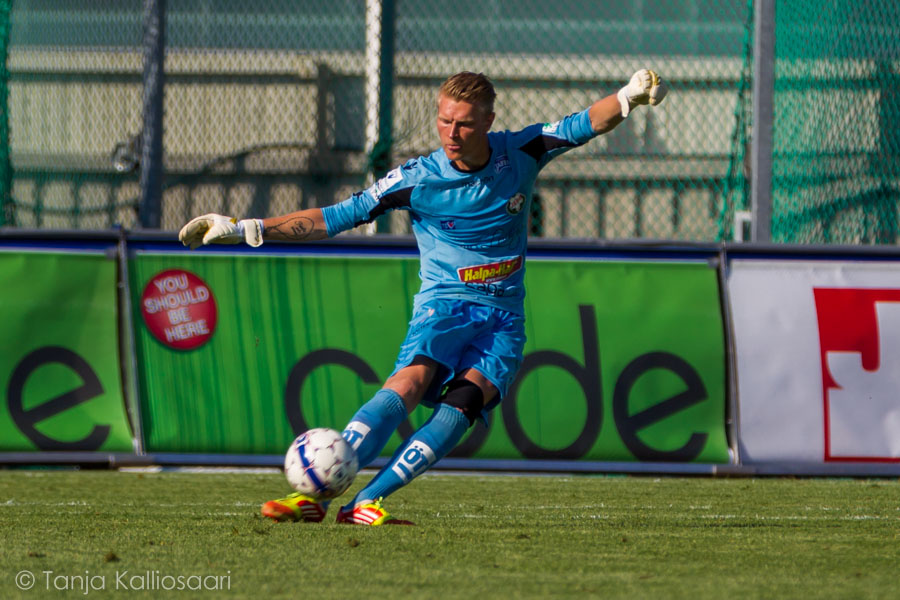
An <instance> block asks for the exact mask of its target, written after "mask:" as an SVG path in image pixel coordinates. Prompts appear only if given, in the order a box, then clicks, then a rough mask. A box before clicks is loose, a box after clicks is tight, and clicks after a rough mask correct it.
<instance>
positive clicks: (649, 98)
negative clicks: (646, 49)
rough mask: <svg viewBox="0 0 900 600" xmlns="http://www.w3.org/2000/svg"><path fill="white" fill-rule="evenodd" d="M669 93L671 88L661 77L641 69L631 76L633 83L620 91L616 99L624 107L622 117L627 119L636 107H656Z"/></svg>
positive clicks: (629, 83) (630, 82)
mask: <svg viewBox="0 0 900 600" xmlns="http://www.w3.org/2000/svg"><path fill="white" fill-rule="evenodd" d="M668 93H669V88H668V86H667V85H666V84H665V83H663V80H662V78H661V77H660V76H659V75H657V74H656V73H655V72H653V71H650V70H649V69H641V70H640V71H638V72H637V73H635V74H634V75H632V76H631V81H629V82H628V85H626V86H625V87H623V88H622V89H621V90H619V93H618V94H616V97H617V98H618V99H619V105H620V106H621V107H622V116H623V117H627V116H628V113H630V112H631V109H632V108H634V107H635V106H636V105H638V104H650V105H651V106H656V105H657V104H659V103H660V102H662V101H663V98H665V97H666V94H668Z"/></svg>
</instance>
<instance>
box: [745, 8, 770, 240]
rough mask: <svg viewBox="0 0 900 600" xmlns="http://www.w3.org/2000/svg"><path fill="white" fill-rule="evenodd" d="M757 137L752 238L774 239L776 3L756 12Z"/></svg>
mask: <svg viewBox="0 0 900 600" xmlns="http://www.w3.org/2000/svg"><path fill="white" fill-rule="evenodd" d="M753 20H754V31H755V33H756V35H755V36H754V38H753V135H752V138H751V148H750V152H751V157H750V164H751V170H752V173H751V175H750V176H751V177H752V180H751V184H750V196H751V206H752V210H753V220H752V222H751V227H750V229H751V238H752V240H753V241H754V242H769V241H771V240H772V143H773V142H772V127H773V122H774V119H775V106H774V105H775V102H774V95H775V0H755V3H754V9H753Z"/></svg>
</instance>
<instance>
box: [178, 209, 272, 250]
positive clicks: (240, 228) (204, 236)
mask: <svg viewBox="0 0 900 600" xmlns="http://www.w3.org/2000/svg"><path fill="white" fill-rule="evenodd" d="M262 236H263V222H262V219H241V220H240V221H238V220H237V219H235V218H234V217H223V216H222V215H217V214H214V213H210V214H208V215H203V216H202V217H196V218H194V219H191V220H190V221H189V222H188V224H187V225H185V226H184V227H182V228H181V231H180V232H178V239H179V240H180V241H181V243H182V244H184V245H185V246H190V247H191V250H193V249H195V248H197V247H198V246H200V245H201V244H203V245H204V246H205V245H206V244H239V243H241V242H247V243H248V244H250V245H251V246H253V247H254V248H256V247H257V246H261V245H262V243H263V237H262Z"/></svg>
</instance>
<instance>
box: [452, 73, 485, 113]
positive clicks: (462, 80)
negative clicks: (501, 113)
mask: <svg viewBox="0 0 900 600" xmlns="http://www.w3.org/2000/svg"><path fill="white" fill-rule="evenodd" d="M441 96H446V97H447V98H452V99H453V100H462V101H464V102H470V103H471V104H474V105H475V106H478V107H480V108H481V109H483V110H484V114H490V113H492V112H494V99H495V98H496V97H497V93H496V92H495V91H494V84H492V83H491V80H490V79H488V78H487V75H485V74H484V73H472V72H471V71H463V72H462V73H457V74H456V75H452V76H450V77H448V78H447V80H446V81H445V82H444V83H442V84H441V89H440V90H439V91H438V98H440V97H441Z"/></svg>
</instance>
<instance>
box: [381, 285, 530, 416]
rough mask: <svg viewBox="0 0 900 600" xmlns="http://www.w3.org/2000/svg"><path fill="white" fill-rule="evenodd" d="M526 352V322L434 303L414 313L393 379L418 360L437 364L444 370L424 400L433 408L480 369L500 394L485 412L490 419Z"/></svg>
mask: <svg viewBox="0 0 900 600" xmlns="http://www.w3.org/2000/svg"><path fill="white" fill-rule="evenodd" d="M524 347H525V317H524V316H522V315H518V314H515V313H511V312H509V311H505V310H501V309H499V308H494V307H491V306H485V305H483V304H476V303H474V302H467V301H465V300H442V299H431V300H428V301H426V302H423V303H422V305H421V306H418V305H417V306H416V308H415V309H414V311H413V315H412V319H411V320H410V322H409V331H407V333H406V339H405V340H403V345H402V346H401V347H400V355H399V356H398V357H397V363H396V364H395V365H394V373H396V372H397V371H399V370H400V369H402V368H403V367H406V366H409V365H410V364H411V363H412V362H413V359H414V358H415V357H416V356H426V357H428V358H430V359H432V360H434V361H435V362H437V363H438V364H439V365H440V369H439V371H438V373H437V375H436V376H435V378H434V381H432V383H431V386H430V387H429V388H428V391H426V393H425V396H424V397H423V398H422V403H423V404H425V405H426V406H432V407H433V406H434V405H435V404H436V402H437V399H438V397H439V396H440V393H441V390H443V388H444V386H445V385H446V384H447V383H449V382H450V381H451V380H452V379H453V378H454V377H456V376H457V375H458V374H460V373H462V372H463V371H465V370H466V369H476V370H477V371H479V372H480V373H481V374H482V375H484V376H485V377H486V378H487V379H488V381H490V382H491V383H493V384H494V387H496V388H497V390H498V391H499V393H498V394H497V396H496V397H494V399H493V400H492V401H491V402H490V403H489V404H488V405H487V406H485V408H484V411H483V414H484V415H486V414H487V413H488V412H489V411H490V410H491V409H492V408H494V407H495V406H496V405H497V404H499V403H500V400H501V399H502V398H503V397H504V396H505V395H506V392H507V390H508V389H509V386H510V385H511V384H512V382H513V379H515V377H516V372H518V370H519V366H520V365H521V364H522V350H523V349H524ZM392 375H393V373H392Z"/></svg>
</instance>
